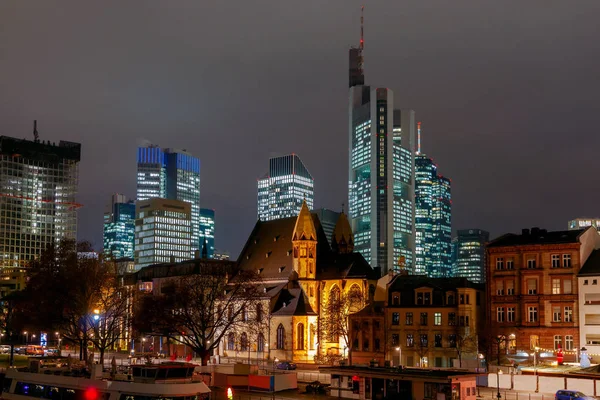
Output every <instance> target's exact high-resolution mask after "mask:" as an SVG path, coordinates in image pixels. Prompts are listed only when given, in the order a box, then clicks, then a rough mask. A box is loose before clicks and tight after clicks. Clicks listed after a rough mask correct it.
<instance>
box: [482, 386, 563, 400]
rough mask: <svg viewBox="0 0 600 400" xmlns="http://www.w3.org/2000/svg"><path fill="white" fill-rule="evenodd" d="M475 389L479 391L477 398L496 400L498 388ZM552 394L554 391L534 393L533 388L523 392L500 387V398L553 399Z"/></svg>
mask: <svg viewBox="0 0 600 400" xmlns="http://www.w3.org/2000/svg"><path fill="white" fill-rule="evenodd" d="M477 389H478V393H479V395H478V396H477V398H478V399H481V400H491V399H494V400H498V389H494V388H491V387H478V388H477ZM554 395H555V394H554V393H535V392H534V391H533V390H531V392H525V391H516V390H506V389H500V399H501V400H554Z"/></svg>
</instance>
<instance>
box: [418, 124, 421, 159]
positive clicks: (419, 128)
mask: <svg viewBox="0 0 600 400" xmlns="http://www.w3.org/2000/svg"><path fill="white" fill-rule="evenodd" d="M417 154H421V122H417Z"/></svg>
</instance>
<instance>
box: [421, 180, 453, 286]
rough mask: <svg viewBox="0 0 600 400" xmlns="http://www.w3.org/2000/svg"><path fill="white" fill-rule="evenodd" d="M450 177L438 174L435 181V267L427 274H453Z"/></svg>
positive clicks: (442, 275) (434, 275)
mask: <svg viewBox="0 0 600 400" xmlns="http://www.w3.org/2000/svg"><path fill="white" fill-rule="evenodd" d="M450 187H451V182H450V179H448V178H446V177H444V176H441V175H438V176H437V177H436V179H435V181H434V183H433V199H434V201H433V209H432V210H431V220H432V225H433V268H432V269H431V270H429V271H427V275H428V276H431V277H434V278H437V277H450V276H452V198H451V191H450Z"/></svg>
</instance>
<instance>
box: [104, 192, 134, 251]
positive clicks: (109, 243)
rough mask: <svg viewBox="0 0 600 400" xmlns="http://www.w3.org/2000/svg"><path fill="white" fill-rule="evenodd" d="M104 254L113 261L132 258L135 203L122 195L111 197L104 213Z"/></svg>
mask: <svg viewBox="0 0 600 400" xmlns="http://www.w3.org/2000/svg"><path fill="white" fill-rule="evenodd" d="M103 238H104V240H103V241H104V254H105V255H106V256H108V257H111V258H113V259H115V260H118V259H121V258H133V252H134V243H135V203H134V202H133V201H131V200H129V199H128V198H127V197H126V196H124V195H122V194H114V195H112V196H111V200H110V203H109V204H108V206H107V210H106V211H105V212H104V235H103Z"/></svg>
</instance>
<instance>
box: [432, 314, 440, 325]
mask: <svg viewBox="0 0 600 400" xmlns="http://www.w3.org/2000/svg"><path fill="white" fill-rule="evenodd" d="M433 324H434V325H441V324H442V313H441V312H436V313H434V314H433Z"/></svg>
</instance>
